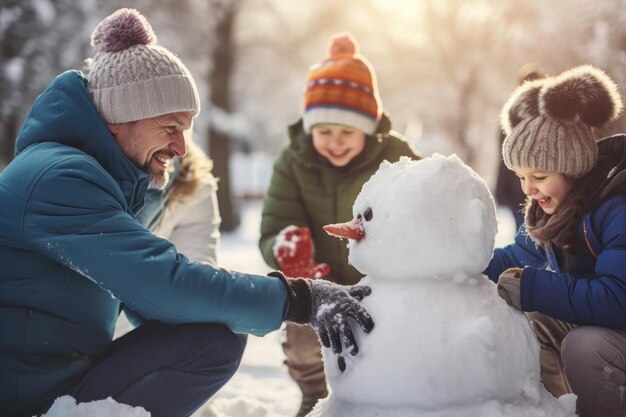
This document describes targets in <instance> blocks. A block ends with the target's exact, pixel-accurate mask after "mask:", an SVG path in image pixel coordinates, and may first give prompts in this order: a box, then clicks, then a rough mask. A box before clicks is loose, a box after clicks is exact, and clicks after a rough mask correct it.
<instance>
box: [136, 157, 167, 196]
mask: <svg viewBox="0 0 626 417" xmlns="http://www.w3.org/2000/svg"><path fill="white" fill-rule="evenodd" d="M151 162H152V159H150V160H149V161H148V162H147V163H146V164H145V165H144V166H143V168H142V169H143V171H145V172H147V173H148V188H152V189H155V190H163V189H164V188H165V186H166V185H167V183H168V181H169V179H170V173H169V172H167V169H165V170H164V171H163V172H154V171H153V170H152V166H151Z"/></svg>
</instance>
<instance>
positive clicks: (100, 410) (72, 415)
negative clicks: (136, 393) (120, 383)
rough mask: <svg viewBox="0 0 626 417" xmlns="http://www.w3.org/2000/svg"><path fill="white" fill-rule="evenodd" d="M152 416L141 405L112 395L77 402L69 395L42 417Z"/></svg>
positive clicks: (58, 401) (59, 399)
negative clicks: (113, 397)
mask: <svg viewBox="0 0 626 417" xmlns="http://www.w3.org/2000/svg"><path fill="white" fill-rule="evenodd" d="M85 416H89V417H150V413H149V412H147V411H146V410H144V409H143V408H141V407H131V406H130V405H125V404H120V403H118V402H116V401H115V400H114V399H112V398H111V397H109V398H107V399H106V400H99V401H92V402H88V403H80V404H76V400H74V398H72V397H71V396H69V395H65V396H63V397H59V398H57V399H56V400H55V401H54V404H52V407H50V409H49V410H48V411H47V412H46V414H44V415H43V416H42V417H85Z"/></svg>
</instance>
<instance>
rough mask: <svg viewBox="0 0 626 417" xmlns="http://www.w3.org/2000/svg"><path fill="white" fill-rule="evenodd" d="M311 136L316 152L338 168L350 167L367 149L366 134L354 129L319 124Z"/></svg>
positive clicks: (314, 127) (313, 129) (312, 130)
mask: <svg viewBox="0 0 626 417" xmlns="http://www.w3.org/2000/svg"><path fill="white" fill-rule="evenodd" d="M311 134H312V135H313V147H314V148H315V150H316V151H317V152H318V153H319V154H320V155H322V156H323V157H324V158H326V159H328V161H329V162H330V163H331V164H333V165H334V166H336V167H343V166H346V165H348V163H350V161H352V160H353V159H354V158H355V157H356V156H357V155H358V154H360V153H361V152H362V151H363V148H365V133H363V132H362V131H361V130H359V129H355V128H353V127H349V126H343V125H332V124H318V125H315V126H313V128H312V129H311Z"/></svg>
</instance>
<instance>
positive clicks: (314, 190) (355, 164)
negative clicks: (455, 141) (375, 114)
mask: <svg viewBox="0 0 626 417" xmlns="http://www.w3.org/2000/svg"><path fill="white" fill-rule="evenodd" d="M289 139H290V140H289V143H288V144H287V145H286V146H285V147H284V148H283V149H282V151H281V153H280V154H279V156H278V158H277V159H276V161H275V163H274V171H273V174H272V179H271V182H270V186H269V189H268V191H267V195H266V197H265V201H264V205H263V214H262V219H261V237H260V240H259V247H260V249H261V254H262V255H263V258H264V259H265V262H266V263H267V264H268V265H269V266H270V267H272V268H278V263H277V262H276V259H275V257H274V254H273V250H272V248H273V246H274V242H275V240H276V235H277V234H278V233H279V232H280V231H281V230H282V229H284V228H285V227H287V226H289V225H296V226H307V227H309V229H311V236H312V237H313V243H314V245H315V260H316V261H317V262H326V263H327V264H328V265H329V266H330V271H331V272H330V274H329V275H328V276H327V277H326V279H328V280H330V281H333V282H337V283H339V284H344V285H352V284H355V283H357V282H358V281H359V280H360V279H361V278H362V276H363V275H362V274H361V273H359V272H358V271H357V270H356V269H355V268H353V267H352V266H350V265H348V248H347V243H346V241H345V240H343V239H337V238H335V237H331V236H329V235H328V234H326V232H325V231H324V230H323V229H322V227H323V226H324V225H327V224H330V223H343V222H347V221H349V220H351V219H352V205H353V204H354V200H356V197H357V195H358V194H359V192H360V191H361V187H362V186H363V184H365V182H367V180H368V179H369V178H370V177H371V176H372V175H373V174H374V172H376V170H377V169H378V166H379V165H380V163H381V162H382V161H384V160H387V161H389V162H396V161H398V160H399V159H400V157H401V156H408V157H411V158H413V159H420V156H419V155H418V154H417V153H416V151H415V150H414V149H413V148H412V147H411V146H410V145H409V144H408V143H407V142H406V141H405V140H404V139H403V138H402V137H401V136H400V135H399V134H398V133H397V132H394V131H392V130H391V123H390V121H389V118H388V117H387V116H386V115H383V118H382V120H381V121H380V123H379V124H378V128H377V130H376V133H375V134H374V135H371V136H367V138H366V145H365V148H364V149H363V152H361V154H359V155H358V156H356V157H355V158H354V159H353V160H352V161H350V163H349V164H348V165H346V166H345V167H335V166H333V165H332V164H331V163H330V162H329V161H328V160H327V159H326V158H324V157H323V156H321V155H320V154H318V153H317V151H315V149H314V148H313V143H312V137H311V135H310V134H306V133H305V131H304V129H303V126H302V120H300V121H298V122H297V123H295V124H293V125H291V126H290V127H289Z"/></svg>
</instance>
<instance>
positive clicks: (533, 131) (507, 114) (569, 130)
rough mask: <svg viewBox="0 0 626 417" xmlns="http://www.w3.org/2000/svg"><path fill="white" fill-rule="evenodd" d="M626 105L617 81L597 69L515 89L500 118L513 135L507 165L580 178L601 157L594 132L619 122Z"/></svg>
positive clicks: (507, 147)
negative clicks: (605, 125) (595, 129)
mask: <svg viewBox="0 0 626 417" xmlns="http://www.w3.org/2000/svg"><path fill="white" fill-rule="evenodd" d="M622 107H623V104H622V98H621V95H620V93H619V91H618V88H617V85H616V84H615V82H614V81H613V80H611V78H609V76H608V75H606V74H605V73H604V72H603V71H601V70H600V69H598V68H595V67H593V66H591V65H583V66H579V67H575V68H572V69H570V70H568V71H565V72H563V73H561V74H560V75H558V76H556V77H550V78H545V79H539V80H535V81H531V82H527V83H525V84H523V85H522V86H520V87H518V88H517V89H516V90H515V91H514V93H513V94H512V95H511V97H510V98H509V100H508V101H507V103H506V104H505V105H504V107H503V108H502V112H501V114H500V122H501V124H502V128H503V129H504V131H505V133H506V134H507V137H506V139H505V140H504V143H503V144H502V158H503V159H504V163H505V164H506V166H507V167H508V168H509V169H514V168H515V167H528V168H534V169H539V170H543V171H549V172H558V173H562V174H565V175H568V176H571V177H573V178H577V177H580V176H582V175H584V174H586V173H587V172H589V171H591V169H593V167H594V166H595V164H596V162H597V159H598V147H597V145H596V137H595V135H594V132H593V130H592V128H594V127H601V126H603V125H604V124H606V123H607V122H609V121H611V120H615V119H617V117H618V116H619V115H620V113H621V111H622Z"/></svg>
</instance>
